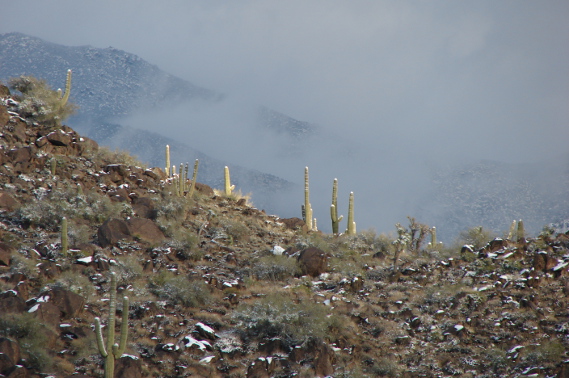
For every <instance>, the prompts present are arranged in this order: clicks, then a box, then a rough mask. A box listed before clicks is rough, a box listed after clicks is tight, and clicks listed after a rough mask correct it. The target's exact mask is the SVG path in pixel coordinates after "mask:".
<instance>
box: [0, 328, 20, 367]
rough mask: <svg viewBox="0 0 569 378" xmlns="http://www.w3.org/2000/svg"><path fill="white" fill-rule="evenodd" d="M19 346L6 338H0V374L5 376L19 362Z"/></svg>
mask: <svg viewBox="0 0 569 378" xmlns="http://www.w3.org/2000/svg"><path fill="white" fill-rule="evenodd" d="M20 357H21V353H20V344H18V342H17V341H14V340H11V339H9V338H6V337H0V374H5V373H6V372H8V371H9V369H11V368H12V367H14V365H16V364H17V363H18V362H19V361H20Z"/></svg>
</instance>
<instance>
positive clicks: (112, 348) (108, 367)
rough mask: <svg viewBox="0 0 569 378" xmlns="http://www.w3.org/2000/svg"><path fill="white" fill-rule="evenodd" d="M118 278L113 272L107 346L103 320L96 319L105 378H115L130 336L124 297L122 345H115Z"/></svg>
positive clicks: (126, 304) (98, 343)
mask: <svg viewBox="0 0 569 378" xmlns="http://www.w3.org/2000/svg"><path fill="white" fill-rule="evenodd" d="M116 291H117V278H116V274H115V272H111V289H110V294H109V295H110V300H109V306H110V312H109V321H108V323H107V345H106V346H105V342H104V340H103V332H102V330H101V320H100V319H99V317H96V318H95V333H96V335H97V346H98V347H99V353H101V356H103V357H104V358H105V378H113V376H114V372H115V359H117V358H120V357H121V356H122V355H123V353H124V351H125V349H126V339H127V336H128V297H126V296H125V297H123V302H122V303H123V309H122V323H121V334H120V343H119V344H117V343H115V315H116V306H117V293H116Z"/></svg>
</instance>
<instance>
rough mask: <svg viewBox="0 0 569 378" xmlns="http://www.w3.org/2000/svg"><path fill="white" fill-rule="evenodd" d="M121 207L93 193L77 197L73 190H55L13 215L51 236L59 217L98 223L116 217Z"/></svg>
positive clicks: (56, 229)
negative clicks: (48, 232) (46, 231)
mask: <svg viewBox="0 0 569 378" xmlns="http://www.w3.org/2000/svg"><path fill="white" fill-rule="evenodd" d="M123 205H124V204H121V203H118V202H112V201H111V200H110V198H109V197H107V196H105V195H102V194H100V193H97V192H95V191H89V192H87V193H86V194H84V195H80V194H78V193H77V190H76V189H75V188H73V189H66V190H61V189H57V190H53V191H52V192H50V193H49V194H48V195H47V196H46V197H45V198H43V199H42V200H41V201H32V202H31V203H29V204H27V205H25V206H22V207H21V208H20V209H18V211H17V213H18V216H19V217H20V219H21V220H22V221H23V222H24V223H27V224H30V225H33V226H38V227H41V228H44V229H46V230H48V231H54V232H55V231H58V230H59V225H60V222H61V218H62V217H67V218H68V219H74V218H82V219H84V220H86V221H90V222H96V223H102V222H104V221H106V220H107V219H109V218H117V217H120V216H121V213H122V212H123V211H125V209H124V208H123ZM73 232H74V231H71V233H73ZM77 236H79V235H77Z"/></svg>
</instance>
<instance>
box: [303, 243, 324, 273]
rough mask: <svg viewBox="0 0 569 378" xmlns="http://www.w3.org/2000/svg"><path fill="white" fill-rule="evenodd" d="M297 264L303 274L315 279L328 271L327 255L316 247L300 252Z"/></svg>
mask: <svg viewBox="0 0 569 378" xmlns="http://www.w3.org/2000/svg"><path fill="white" fill-rule="evenodd" d="M298 262H299V264H300V268H301V269H302V272H303V274H307V275H310V276H312V277H317V276H319V275H320V274H322V273H324V272H326V270H327V269H328V254H327V253H326V252H324V251H323V250H321V249H319V248H316V247H309V248H306V249H305V250H303V251H302V252H300V255H299V256H298Z"/></svg>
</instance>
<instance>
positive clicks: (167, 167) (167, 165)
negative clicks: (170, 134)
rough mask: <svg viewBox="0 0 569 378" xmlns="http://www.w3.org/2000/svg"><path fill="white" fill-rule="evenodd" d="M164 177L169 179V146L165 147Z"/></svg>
mask: <svg viewBox="0 0 569 378" xmlns="http://www.w3.org/2000/svg"><path fill="white" fill-rule="evenodd" d="M166 177H170V145H168V144H167V145H166Z"/></svg>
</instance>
